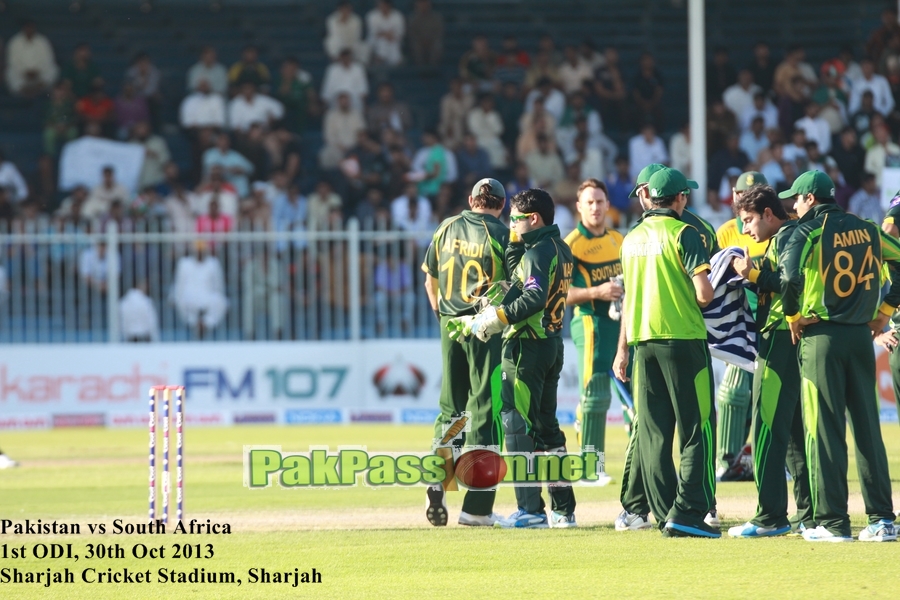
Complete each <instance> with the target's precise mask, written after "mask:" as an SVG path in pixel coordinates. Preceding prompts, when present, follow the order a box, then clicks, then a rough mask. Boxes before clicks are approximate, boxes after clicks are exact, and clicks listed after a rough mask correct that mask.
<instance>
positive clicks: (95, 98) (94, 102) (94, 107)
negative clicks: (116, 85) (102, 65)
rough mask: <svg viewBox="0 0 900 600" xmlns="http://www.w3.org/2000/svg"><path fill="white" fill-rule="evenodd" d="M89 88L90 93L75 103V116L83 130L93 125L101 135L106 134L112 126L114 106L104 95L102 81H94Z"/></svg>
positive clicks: (114, 114) (114, 115)
mask: <svg viewBox="0 0 900 600" xmlns="http://www.w3.org/2000/svg"><path fill="white" fill-rule="evenodd" d="M91 86H92V87H91V93H90V94H88V95H87V96H85V97H84V98H82V99H81V100H79V101H78V102H76V103H75V114H76V115H78V118H79V119H80V120H81V122H82V124H83V126H84V128H85V130H86V129H87V127H88V126H89V125H91V124H95V125H97V126H98V127H99V128H100V130H101V131H102V132H103V133H105V134H108V133H110V129H111V128H112V127H113V126H114V121H115V117H116V105H115V103H114V102H113V101H112V99H110V97H109V96H107V95H106V91H105V90H104V83H103V80H102V79H96V80H94V82H93V83H92V84H91Z"/></svg>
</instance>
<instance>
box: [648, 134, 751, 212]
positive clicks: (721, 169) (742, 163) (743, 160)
mask: <svg viewBox="0 0 900 600" xmlns="http://www.w3.org/2000/svg"><path fill="white" fill-rule="evenodd" d="M739 144H740V138H739V137H738V135H737V134H736V133H732V134H730V135H729V136H728V137H727V138H726V139H725V147H724V148H722V149H721V150H719V151H718V152H716V153H715V154H713V155H712V156H711V157H710V160H709V175H708V177H709V179H708V183H707V189H709V190H715V189H719V186H720V184H721V181H722V180H723V179H724V178H725V177H726V173H727V171H728V169H737V173H736V174H735V177H737V176H738V175H740V174H741V173H742V172H744V171H746V170H747V164H748V163H749V162H750V159H749V158H748V157H747V154H746V153H745V152H744V151H743V150H741V148H740V145H739ZM654 162H658V161H654ZM645 164H649V163H645ZM728 190H729V191H728V194H727V196H728V198H729V199H727V202H729V203H730V202H731V200H730V194H731V188H728ZM721 197H722V198H723V199H726V195H723V196H721ZM713 208H715V207H714V206H713Z"/></svg>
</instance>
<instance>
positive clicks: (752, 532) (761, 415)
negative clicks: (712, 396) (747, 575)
mask: <svg viewBox="0 0 900 600" xmlns="http://www.w3.org/2000/svg"><path fill="white" fill-rule="evenodd" d="M734 210H735V211H736V212H737V213H738V218H739V219H740V220H741V223H742V224H743V226H744V232H746V233H747V234H748V235H749V236H750V237H751V238H753V240H754V241H756V242H758V243H767V249H766V253H765V256H764V257H763V259H762V261H760V262H759V263H758V265H759V266H758V268H757V267H754V263H753V261H752V259H751V258H750V252H749V250H746V249H745V256H744V258H737V259H735V260H733V261H732V266H733V267H734V270H735V271H737V272H738V273H740V274H741V276H742V277H744V279H746V280H748V281H750V282H751V283H753V284H755V286H756V287H757V289H758V291H759V303H758V306H757V313H756V322H757V324H758V326H759V331H760V343H759V358H758V359H757V364H756V372H755V373H754V375H753V438H752V439H753V460H754V469H753V476H754V480H755V481H756V489H757V492H758V496H759V503H758V505H757V512H756V516H755V517H753V519H751V520H750V521H748V522H747V523H745V524H744V525H738V526H737V527H732V528H731V529H729V530H728V535H730V536H732V537H745V538H752V537H766V536H774V535H783V534H787V533H789V532H790V531H791V529H792V524H791V521H790V520H788V513H787V509H788V498H787V486H786V485H785V480H784V464H785V460H786V461H787V466H788V471H789V472H790V474H791V477H792V479H793V481H794V499H795V501H796V503H797V514H796V516H795V517H794V519H793V521H794V523H793V529H795V530H797V531H799V532H802V531H804V530H805V529H807V528H814V527H815V524H814V523H813V519H812V505H811V501H810V497H809V471H808V470H807V467H806V455H805V450H804V434H803V416H802V409H801V406H800V364H799V362H798V361H797V348H796V347H795V346H794V345H793V343H792V342H791V332H790V329H789V328H788V324H787V321H785V320H784V314H783V313H782V310H781V292H782V285H783V283H782V280H781V275H780V273H779V270H778V269H779V258H780V257H781V255H782V253H783V251H784V247H785V245H786V244H787V242H788V240H789V239H791V234H793V233H794V228H795V227H796V225H797V221H796V220H792V219H790V217H789V216H788V214H787V212H786V211H785V210H784V205H783V204H782V203H781V200H779V198H778V195H777V194H776V193H775V190H773V189H772V188H771V187H769V186H768V185H755V186H753V187H751V188H750V189H748V190H746V191H745V192H744V193H743V194H742V195H741V196H740V197H739V198H738V199H737V200H736V202H735V205H734ZM814 321H815V319H810V320H808V321H807V322H808V323H812V322H814Z"/></svg>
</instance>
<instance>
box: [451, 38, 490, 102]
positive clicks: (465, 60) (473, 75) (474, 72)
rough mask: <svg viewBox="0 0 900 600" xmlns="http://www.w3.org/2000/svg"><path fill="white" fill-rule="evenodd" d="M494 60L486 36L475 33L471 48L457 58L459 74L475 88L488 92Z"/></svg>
mask: <svg viewBox="0 0 900 600" xmlns="http://www.w3.org/2000/svg"><path fill="white" fill-rule="evenodd" d="M496 62H497V57H496V55H495V54H494V52H493V51H492V50H491V48H490V46H489V45H488V39H487V37H485V36H483V35H476V36H475V37H473V38H472V48H471V49H470V50H469V51H468V52H466V53H465V54H463V55H462V58H460V59H459V76H460V77H461V78H462V80H463V81H464V82H465V83H467V84H469V85H470V86H472V87H473V88H474V89H475V90H477V91H480V92H489V91H491V88H492V87H493V82H494V69H495V67H496Z"/></svg>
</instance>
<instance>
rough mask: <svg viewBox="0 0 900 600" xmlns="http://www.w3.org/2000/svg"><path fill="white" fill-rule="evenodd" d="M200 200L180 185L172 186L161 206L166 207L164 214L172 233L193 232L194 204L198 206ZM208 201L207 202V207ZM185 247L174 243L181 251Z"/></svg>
mask: <svg viewBox="0 0 900 600" xmlns="http://www.w3.org/2000/svg"><path fill="white" fill-rule="evenodd" d="M199 204H200V202H199V201H198V200H197V199H196V197H195V195H194V193H193V192H191V191H190V190H187V189H185V188H184V186H182V185H178V186H176V187H173V188H172V189H171V191H170V192H169V193H168V195H166V198H165V200H163V206H164V207H165V209H166V216H168V218H169V222H170V223H171V226H172V231H173V232H174V233H194V232H196V230H197V219H196V218H195V217H194V210H193V207H194V206H198V205H199ZM208 206H209V202H207V207H208ZM184 250H185V248H184V247H183V245H181V244H176V251H177V252H183V251H184Z"/></svg>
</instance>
